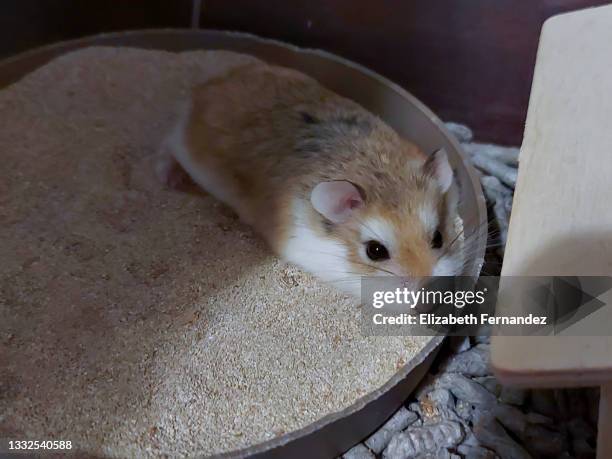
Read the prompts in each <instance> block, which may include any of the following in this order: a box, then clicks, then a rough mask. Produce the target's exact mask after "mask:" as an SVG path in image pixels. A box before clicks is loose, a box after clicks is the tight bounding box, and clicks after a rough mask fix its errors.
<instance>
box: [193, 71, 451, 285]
mask: <svg viewBox="0 0 612 459" xmlns="http://www.w3.org/2000/svg"><path fill="white" fill-rule="evenodd" d="M192 100H193V104H192V110H191V116H190V118H189V121H188V124H187V130H186V142H187V146H188V150H189V152H190V154H191V155H192V159H193V161H194V162H196V163H197V165H198V166H199V167H202V168H205V169H207V170H210V171H214V172H215V174H217V175H219V176H221V177H223V178H224V181H225V182H226V183H228V184H231V188H232V192H233V193H234V194H236V195H237V196H239V197H240V198H239V199H238V203H236V204H235V206H234V207H236V209H235V210H236V211H237V212H238V213H239V214H240V215H241V217H242V218H243V219H245V220H246V221H247V222H248V223H250V224H252V225H253V226H254V227H255V229H256V230H257V231H258V232H259V233H261V234H262V235H263V236H264V237H265V238H266V240H267V241H268V242H269V244H270V245H271V246H272V248H273V249H275V250H276V251H277V252H280V251H281V250H282V247H283V245H284V243H285V242H286V240H287V237H288V233H287V231H288V228H289V227H290V223H291V222H292V221H293V219H294V217H293V215H292V208H291V206H292V203H293V200H294V198H295V197H298V198H301V199H304V200H305V201H308V202H309V200H310V193H311V191H312V189H313V187H314V186H315V185H316V184H317V183H320V182H321V181H327V180H347V181H350V182H351V183H353V184H355V185H357V186H358V187H359V188H360V190H362V191H363V193H364V194H365V202H366V205H365V206H364V208H363V209H360V210H358V211H357V213H356V215H355V218H354V219H351V221H349V222H347V223H346V224H342V225H338V226H337V227H336V228H334V231H333V232H327V233H326V230H325V227H324V225H322V224H321V216H320V215H318V214H317V212H316V211H315V210H314V209H312V208H309V214H308V219H309V222H310V224H311V225H312V228H315V229H316V231H317V232H318V233H319V234H320V235H321V236H326V237H331V238H336V239H338V240H339V241H341V242H342V243H343V244H346V246H347V247H348V248H349V261H351V263H354V264H355V266H358V268H356V269H358V270H360V272H363V273H364V274H373V273H375V272H376V269H374V268H370V267H368V266H366V265H363V263H361V264H360V261H361V258H360V256H359V254H358V250H359V247H360V244H362V241H359V235H358V228H359V222H360V221H362V220H363V219H365V218H367V217H368V216H380V217H382V218H384V219H385V220H388V221H389V222H391V224H392V225H393V226H394V229H395V232H396V233H397V235H398V238H399V240H400V241H401V243H400V248H399V251H398V253H394V254H393V257H394V261H395V262H396V263H399V264H400V265H401V266H403V267H409V269H408V268H407V269H406V270H405V271H409V272H410V274H411V275H417V276H420V275H429V274H430V273H431V269H432V266H433V264H434V262H435V260H434V256H433V254H432V253H431V250H430V241H431V232H430V231H426V230H425V229H424V228H423V227H422V225H420V224H419V222H418V217H417V212H418V204H419V203H422V202H425V201H428V200H433V202H434V203H435V204H434V205H435V206H438V205H439V204H438V202H439V201H440V200H441V199H442V198H441V196H440V195H439V193H437V192H436V188H435V186H434V185H433V184H432V180H431V177H429V176H428V175H427V173H426V172H424V171H423V168H422V165H423V163H424V161H425V158H426V155H424V154H423V153H422V152H421V151H420V150H419V149H418V148H417V147H416V146H415V145H414V144H413V143H410V142H408V141H405V140H403V139H401V138H400V137H399V136H398V135H397V134H396V133H395V132H394V131H393V130H392V129H391V128H390V127H388V126H387V125H386V124H384V123H383V122H382V121H381V120H380V119H379V118H377V117H375V116H374V115H372V114H370V113H369V112H367V111H366V110H364V109H363V108H362V107H361V106H359V105H358V104H356V103H355V102H352V101H350V100H348V99H345V98H342V97H340V96H338V95H336V94H335V93H333V92H331V91H329V90H327V89H325V88H324V87H322V86H321V85H319V84H318V83H317V82H316V81H315V80H313V79H312V78H310V77H308V76H306V75H303V74H301V73H299V72H296V71H293V70H289V69H285V68H280V67H275V66H271V65H268V64H265V63H263V62H257V61H256V62H253V61H252V60H251V61H249V62H248V63H246V64H245V65H242V66H239V67H236V68H234V69H232V70H230V71H229V72H227V73H226V74H225V75H223V76H221V77H218V78H216V79H214V80H211V81H209V82H207V83H205V84H203V85H201V86H198V87H197V88H195V89H194V92H193V99H192ZM402 274H404V275H407V274H408V272H406V273H402Z"/></svg>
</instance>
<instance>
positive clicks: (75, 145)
mask: <svg viewBox="0 0 612 459" xmlns="http://www.w3.org/2000/svg"><path fill="white" fill-rule="evenodd" d="M219 56H220V53H218V52H216V53H215V52H203V51H198V52H188V53H181V54H173V53H167V52H161V51H143V50H133V49H111V48H91V49H86V50H84V51H80V52H76V53H72V54H69V55H66V56H63V57H61V58H59V59H57V60H55V61H53V62H51V63H50V64H48V65H46V66H45V67H43V68H41V69H39V70H37V71H36V72H34V73H33V74H31V75H29V76H27V77H26V78H24V79H23V80H21V81H20V82H18V83H16V84H15V85H13V86H11V87H9V88H7V89H5V90H2V91H0V119H1V120H2V122H1V123H0V146H1V150H0V155H1V159H2V166H1V168H0V241H1V244H0V260H2V262H1V264H0V355H1V356H2V357H1V358H0V438H14V439H30V440H42V439H53V440H71V441H72V444H73V446H74V448H75V449H77V450H79V451H83V452H88V453H91V454H96V455H102V456H112V457H125V456H138V457H145V456H159V455H162V454H168V455H172V456H194V455H197V454H205V455H208V454H213V453H218V452H222V451H228V450H233V449H237V448H243V447H246V446H249V445H251V444H254V443H259V442H262V441H265V440H269V439H272V438H274V437H276V436H279V435H282V434H284V433H286V432H289V431H292V430H295V429H299V428H301V427H304V426H306V425H308V424H310V423H312V422H313V421H315V420H317V419H319V418H321V417H322V416H325V415H327V414H329V413H332V412H336V411H339V410H342V409H344V408H346V407H347V406H349V405H350V404H352V403H354V402H355V401H356V400H357V399H359V398H360V397H362V396H364V395H365V394H367V393H368V392H370V391H372V390H374V389H376V388H379V387H380V386H381V385H383V384H384V383H385V382H386V381H387V380H388V379H389V378H390V377H391V376H392V375H393V374H394V373H395V372H396V371H397V369H398V368H399V367H401V366H402V365H403V364H404V363H405V362H408V361H409V360H410V359H411V358H412V356H414V354H415V353H416V352H418V351H419V350H420V349H421V348H422V347H423V346H424V345H425V344H426V342H428V341H429V338H428V337H423V338H419V337H417V338H407V337H380V338H367V337H363V336H361V334H360V331H359V320H358V314H359V309H358V306H357V305H356V304H355V303H354V301H353V300H350V299H348V298H347V297H345V296H343V295H341V294H338V293H335V292H334V291H333V290H331V289H330V288H328V287H326V286H324V285H321V284H320V283H319V282H317V281H315V280H314V279H312V278H311V277H310V276H308V275H305V274H303V273H301V272H300V271H298V270H297V269H295V268H293V267H291V266H287V265H285V264H283V263H282V262H280V261H278V260H276V259H275V258H274V257H273V256H271V255H270V253H269V251H268V250H267V248H266V247H265V246H264V245H263V243H262V242H261V241H260V240H259V239H258V237H257V236H256V235H254V234H253V233H252V232H251V231H250V229H249V228H248V227H246V226H244V225H242V224H241V223H240V222H238V221H237V219H236V217H235V215H234V214H233V213H232V212H231V211H229V210H228V209H227V208H225V207H223V206H222V205H220V204H218V203H217V202H216V201H215V200H214V199H212V198H211V197H209V196H206V195H205V194H203V193H198V192H194V191H193V190H192V191H191V192H178V191H172V190H168V189H165V188H164V187H163V186H162V185H161V184H160V183H159V182H158V180H157V179H156V177H155V174H154V172H153V163H154V154H155V152H156V150H157V148H158V146H159V144H160V142H161V141H162V139H163V137H164V135H165V133H166V132H167V131H168V129H169V128H170V126H171V125H172V120H173V110H172V107H173V106H174V105H175V103H176V101H177V100H178V99H179V98H180V97H181V96H183V95H184V94H185V93H186V90H187V88H188V87H189V86H190V85H192V84H193V83H194V82H196V81H199V80H202V79H205V78H209V77H210V76H212V75H214V74H215V73H218V72H220V71H222V68H223V66H220V65H218V64H215V62H217V63H218V62H219ZM224 62H225V64H224V65H225V66H227V65H231V62H232V56H231V55H225V56H224Z"/></svg>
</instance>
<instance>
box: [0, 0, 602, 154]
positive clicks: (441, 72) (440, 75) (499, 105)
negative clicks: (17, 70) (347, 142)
mask: <svg viewBox="0 0 612 459" xmlns="http://www.w3.org/2000/svg"><path fill="white" fill-rule="evenodd" d="M608 3H609V2H608V1H604V0H534V1H530V0H496V1H490V0H473V1H469V2H466V1H454V0H433V1H400V0H390V1H383V2H371V1H366V0H334V1H323V0H319V1H306V0H295V1H291V2H286V1H282V0H266V1H253V0H89V1H87V2H82V1H78V0H27V1H21V0H6V1H3V2H2V4H1V6H0V58H2V57H7V56H10V55H12V54H15V53H17V52H20V51H24V50H26V49H29V48H32V47H35V46H39V45H43V44H48V43H52V42H55V41H59V40H66V39H70V38H77V37H82V36H86V35H92V34H95V33H100V32H107V31H117V30H128V29H143V28H160V27H172V28H187V27H202V28H212V29H224V30H238V31H244V32H250V33H254V34H257V35H260V36H263V37H268V38H276V39H280V40H283V41H287V42H290V43H293V44H296V45H299V46H305V47H315V48H322V49H325V50H328V51H331V52H334V53H336V54H339V55H341V56H344V57H347V58H349V59H351V60H354V61H356V62H358V63H360V64H363V65H365V66H367V67H369V68H371V69H372V70H374V71H376V72H378V73H381V74H382V75H384V76H386V77H388V78H390V79H391V80H392V81H394V82H396V83H398V84H400V85H402V86H403V87H404V88H405V89H407V90H408V91H410V92H411V93H412V94H414V95H415V96H416V97H418V98H419V99H420V100H422V101H423V102H424V103H425V104H427V105H428V106H429V107H431V108H432V109H433V110H434V111H435V112H436V113H437V114H438V115H439V116H440V117H441V118H443V119H445V120H453V121H458V122H463V123H465V124H467V125H468V126H470V127H472V128H473V129H474V131H475V135H476V138H477V139H478V140H480V141H490V142H496V143H501V144H511V145H516V144H519V143H520V141H521V139H522V133H523V125H524V121H525V113H526V109H527V102H528V98H529V89H530V86H531V77H532V72H533V64H534V60H535V53H536V49H537V43H538V36H539V33H540V28H541V25H542V23H543V22H544V20H545V19H546V18H548V17H550V16H552V15H554V14H557V13H560V12H564V11H569V10H574V9H578V8H585V7H589V6H597V5H603V4H608Z"/></svg>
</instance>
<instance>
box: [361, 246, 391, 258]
mask: <svg viewBox="0 0 612 459" xmlns="http://www.w3.org/2000/svg"><path fill="white" fill-rule="evenodd" d="M366 255H367V256H368V258H369V259H370V260H372V261H383V260H388V259H389V251H388V250H387V248H386V247H385V246H384V245H382V244H381V243H380V242H378V241H368V242H366Z"/></svg>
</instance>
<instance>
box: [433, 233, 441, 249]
mask: <svg viewBox="0 0 612 459" xmlns="http://www.w3.org/2000/svg"><path fill="white" fill-rule="evenodd" d="M442 243H443V241H442V233H441V232H440V231H439V230H436V231H435V233H434V234H433V237H432V238H431V248H432V249H439V248H441V247H442Z"/></svg>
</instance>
